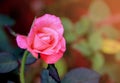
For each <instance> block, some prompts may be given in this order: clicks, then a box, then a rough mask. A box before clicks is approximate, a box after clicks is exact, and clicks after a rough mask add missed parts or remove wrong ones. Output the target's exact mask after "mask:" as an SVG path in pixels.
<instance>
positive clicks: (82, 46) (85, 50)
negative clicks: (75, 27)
mask: <svg viewBox="0 0 120 83" xmlns="http://www.w3.org/2000/svg"><path fill="white" fill-rule="evenodd" d="M73 48H74V49H76V50H78V51H79V52H81V53H82V54H83V55H84V56H90V55H91V50H90V48H89V45H88V43H87V42H86V41H85V40H82V41H79V42H78V43H76V44H74V45H73Z"/></svg>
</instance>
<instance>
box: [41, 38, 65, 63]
mask: <svg viewBox="0 0 120 83" xmlns="http://www.w3.org/2000/svg"><path fill="white" fill-rule="evenodd" d="M65 44H66V43H65V39H64V38H62V40H61V41H60V43H59V45H58V46H57V47H56V49H55V50H54V52H53V54H52V55H49V54H48V55H45V54H41V58H42V59H43V60H44V61H45V62H46V63H48V64H53V63H56V62H57V61H58V60H59V59H60V58H61V57H62V56H63V53H64V52H65V50H66V45H65ZM56 52H57V53H56Z"/></svg>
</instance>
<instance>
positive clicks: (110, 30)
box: [99, 25, 120, 39]
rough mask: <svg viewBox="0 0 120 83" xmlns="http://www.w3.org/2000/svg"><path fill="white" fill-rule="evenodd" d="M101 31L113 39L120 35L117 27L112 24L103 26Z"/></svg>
mask: <svg viewBox="0 0 120 83" xmlns="http://www.w3.org/2000/svg"><path fill="white" fill-rule="evenodd" d="M99 31H100V32H101V33H102V34H103V35H105V36H106V37H108V38H112V39H116V38H119V36H120V32H119V31H118V30H117V29H115V27H113V26H112V25H104V26H101V27H100V30H99Z"/></svg>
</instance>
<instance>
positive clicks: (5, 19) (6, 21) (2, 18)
mask: <svg viewBox="0 0 120 83" xmlns="http://www.w3.org/2000/svg"><path fill="white" fill-rule="evenodd" d="M14 24H15V21H14V20H12V19H11V18H10V17H9V16H6V15H3V14H0V26H4V25H9V26H12V25H14Z"/></svg>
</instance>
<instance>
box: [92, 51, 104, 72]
mask: <svg viewBox="0 0 120 83" xmlns="http://www.w3.org/2000/svg"><path fill="white" fill-rule="evenodd" d="M104 63H105V60H104V56H103V55H102V54H101V53H98V52H97V53H95V55H94V56H93V57H92V68H93V69H94V70H96V71H99V70H100V69H101V68H102V67H103V65H104Z"/></svg>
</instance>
